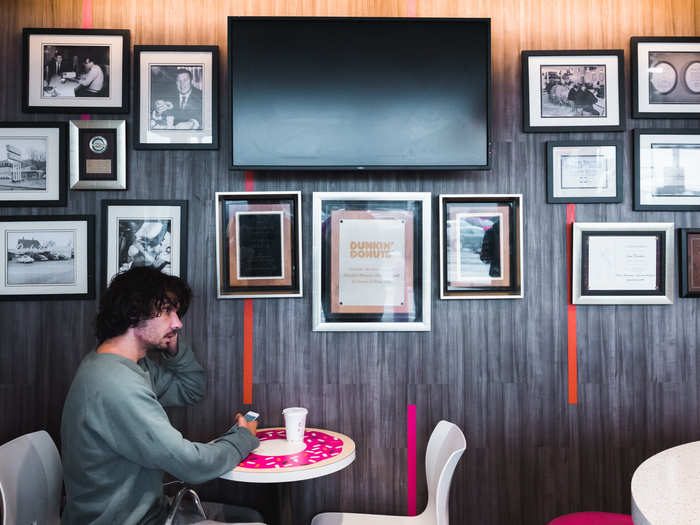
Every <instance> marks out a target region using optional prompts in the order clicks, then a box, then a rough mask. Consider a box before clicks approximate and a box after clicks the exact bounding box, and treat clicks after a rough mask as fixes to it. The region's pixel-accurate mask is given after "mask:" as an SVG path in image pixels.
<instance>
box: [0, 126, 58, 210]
mask: <svg viewBox="0 0 700 525" xmlns="http://www.w3.org/2000/svg"><path fill="white" fill-rule="evenodd" d="M66 129H67V126H66V124H65V122H0V208H1V207H7V206H26V207H30V206H65V205H66V149H67V148H66V135H67V133H66Z"/></svg>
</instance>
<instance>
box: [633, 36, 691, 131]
mask: <svg viewBox="0 0 700 525" xmlns="http://www.w3.org/2000/svg"><path fill="white" fill-rule="evenodd" d="M630 48H631V50H630V57H631V58H630V60H631V61H632V64H631V70H632V73H631V74H632V117H633V118H698V117H699V116H700V37H632V38H631V39H630Z"/></svg>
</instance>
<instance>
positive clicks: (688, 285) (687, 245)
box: [678, 228, 700, 299]
mask: <svg viewBox="0 0 700 525" xmlns="http://www.w3.org/2000/svg"><path fill="white" fill-rule="evenodd" d="M691 236H692V237H693V238H692V239H689V238H690V237H691ZM689 240H690V241H692V242H689ZM678 247H679V249H678V277H679V280H680V287H679V290H678V292H679V295H680V297H683V298H696V299H697V298H700V285H698V284H694V283H695V281H696V279H698V280H700V274H699V275H695V274H696V272H697V271H698V270H700V253H698V254H697V255H695V253H696V250H697V251H698V252H700V228H678ZM695 258H697V263H698V264H697V266H698V268H697V269H696V268H695V266H696V265H694V264H691V260H693V259H695ZM693 262H695V261H693ZM699 273H700V272H699ZM691 274H692V275H691ZM691 281H692V282H691Z"/></svg>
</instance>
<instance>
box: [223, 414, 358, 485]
mask: <svg viewBox="0 0 700 525" xmlns="http://www.w3.org/2000/svg"><path fill="white" fill-rule="evenodd" d="M257 437H258V439H259V440H260V446H259V447H258V448H256V449H255V450H253V451H252V452H251V453H250V455H249V456H248V457H247V458H245V459H244V460H243V461H241V462H240V463H239V465H238V466H237V467H236V468H234V469H233V470H231V471H229V472H226V473H225V474H222V475H221V476H220V477H222V478H224V479H229V480H232V481H244V482H248V483H284V482H288V481H301V480H305V479H312V478H318V477H321V476H326V475H327V474H332V473H333V472H337V471H339V470H342V469H344V468H345V467H347V466H348V465H350V463H352V462H353V461H355V442H354V441H353V440H352V439H350V438H349V437H348V436H346V435H344V434H340V433H338V432H332V431H330V430H324V429H320V428H307V429H306V431H305V432H304V442H303V443H296V444H295V443H288V442H287V440H286V435H285V431H284V428H283V427H276V428H266V429H261V430H258V432H257Z"/></svg>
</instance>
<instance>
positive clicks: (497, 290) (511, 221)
mask: <svg viewBox="0 0 700 525" xmlns="http://www.w3.org/2000/svg"><path fill="white" fill-rule="evenodd" d="M439 205H440V213H439V215H440V299H522V298H523V297H524V292H525V290H524V283H523V207H522V195H521V194H502V195H497V194H482V195H479V194H471V195H440V196H439Z"/></svg>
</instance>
